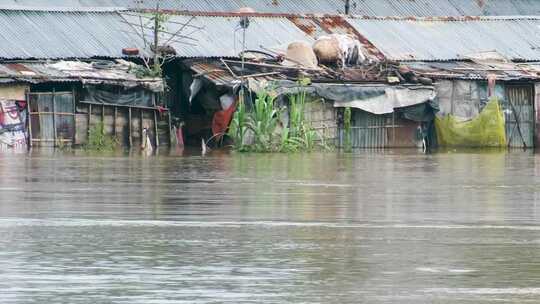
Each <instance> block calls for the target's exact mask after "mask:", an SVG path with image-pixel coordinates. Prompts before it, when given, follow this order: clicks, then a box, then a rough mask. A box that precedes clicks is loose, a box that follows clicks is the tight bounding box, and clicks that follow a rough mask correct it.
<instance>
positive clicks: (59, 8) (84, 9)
mask: <svg viewBox="0 0 540 304" xmlns="http://www.w3.org/2000/svg"><path fill="white" fill-rule="evenodd" d="M127 10H128V9H127V8H125V7H66V6H23V5H1V4H0V11H30V12H58V13H69V12H88V13H111V12H118V11H127Z"/></svg>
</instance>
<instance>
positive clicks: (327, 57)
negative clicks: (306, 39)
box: [313, 36, 341, 64]
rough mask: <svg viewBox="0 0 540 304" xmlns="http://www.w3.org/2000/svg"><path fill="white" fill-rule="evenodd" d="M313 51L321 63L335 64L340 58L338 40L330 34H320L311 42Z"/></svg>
mask: <svg viewBox="0 0 540 304" xmlns="http://www.w3.org/2000/svg"><path fill="white" fill-rule="evenodd" d="M313 52H314V53H315V55H316V56H317V59H318V60H319V62H320V63H322V64H335V63H337V62H338V61H339V60H341V55H340V52H341V51H340V49H339V42H338V40H337V39H336V38H334V37H332V36H322V37H321V38H319V39H317V41H315V43H314V44H313Z"/></svg>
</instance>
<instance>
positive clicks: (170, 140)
mask: <svg viewBox="0 0 540 304" xmlns="http://www.w3.org/2000/svg"><path fill="white" fill-rule="evenodd" d="M167 116H168V119H169V147H172V136H173V134H172V126H171V124H172V123H171V110H170V109H169V111H167ZM174 136H176V134H174Z"/></svg>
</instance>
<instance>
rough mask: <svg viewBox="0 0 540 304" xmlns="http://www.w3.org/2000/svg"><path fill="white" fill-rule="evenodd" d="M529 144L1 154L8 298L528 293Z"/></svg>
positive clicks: (531, 257) (309, 299)
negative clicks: (485, 148) (301, 151)
mask: <svg viewBox="0 0 540 304" xmlns="http://www.w3.org/2000/svg"><path fill="white" fill-rule="evenodd" d="M539 175H540V155H535V154H534V153H532V152H521V151H511V152H500V151H490V152H479V151H472V152H471V151H466V152H463V151H461V152H458V151H450V152H448V151H447V152H442V153H436V154H431V155H423V154H421V153H419V152H417V151H414V150H413V151H409V150H397V151H384V152H381V151H360V152H358V153H353V154H340V153H334V152H333V153H325V154H316V153H315V154H305V155H239V154H227V153H219V154H216V153H214V154H210V155H208V156H206V157H201V156H198V155H184V156H181V157H180V156H175V155H164V153H162V155H159V156H151V157H141V156H138V155H131V156H129V155H99V156H98V155H87V154H85V153H83V152H76V153H74V152H51V151H33V152H32V153H30V154H15V155H13V154H8V153H4V154H1V155H0V193H1V194H0V302H1V303H493V302H501V303H527V302H530V303H538V301H540V179H539V177H538V176H539Z"/></svg>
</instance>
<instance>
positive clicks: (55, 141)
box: [52, 89, 58, 147]
mask: <svg viewBox="0 0 540 304" xmlns="http://www.w3.org/2000/svg"><path fill="white" fill-rule="evenodd" d="M52 112H53V114H52V116H53V129H54V146H55V147H56V146H57V145H58V142H57V134H56V90H55V89H53V93H52Z"/></svg>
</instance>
